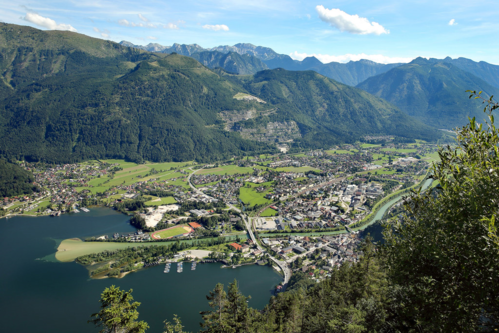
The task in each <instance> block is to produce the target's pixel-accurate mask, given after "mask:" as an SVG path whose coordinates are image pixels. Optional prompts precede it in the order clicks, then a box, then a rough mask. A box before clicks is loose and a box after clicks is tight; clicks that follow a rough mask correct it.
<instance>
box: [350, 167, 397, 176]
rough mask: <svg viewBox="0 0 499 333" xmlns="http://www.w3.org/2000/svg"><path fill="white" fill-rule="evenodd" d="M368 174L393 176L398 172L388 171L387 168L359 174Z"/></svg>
mask: <svg viewBox="0 0 499 333" xmlns="http://www.w3.org/2000/svg"><path fill="white" fill-rule="evenodd" d="M368 172H370V173H371V174H372V175H374V174H377V175H393V174H394V173H396V172H397V171H395V170H388V169H387V168H381V169H376V170H370V171H363V172H360V173H358V174H360V175H363V174H367V173H368Z"/></svg>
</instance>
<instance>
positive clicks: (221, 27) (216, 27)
mask: <svg viewBox="0 0 499 333" xmlns="http://www.w3.org/2000/svg"><path fill="white" fill-rule="evenodd" d="M203 29H207V30H214V31H220V30H222V31H229V27H228V26H226V25H225V24H215V25H210V24H206V25H203Z"/></svg>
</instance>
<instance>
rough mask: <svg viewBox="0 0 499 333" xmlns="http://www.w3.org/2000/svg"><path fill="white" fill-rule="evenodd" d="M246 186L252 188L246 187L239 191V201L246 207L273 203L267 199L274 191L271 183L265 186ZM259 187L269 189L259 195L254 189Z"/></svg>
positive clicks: (264, 184)
mask: <svg viewBox="0 0 499 333" xmlns="http://www.w3.org/2000/svg"><path fill="white" fill-rule="evenodd" d="M246 184H249V185H250V187H246V185H244V186H243V187H241V188H240V189H239V191H240V192H239V199H241V201H242V202H244V204H245V205H248V206H250V207H252V206H254V205H265V204H269V203H271V202H272V201H271V200H269V199H266V198H265V195H266V194H267V193H269V192H270V191H271V190H272V187H271V183H270V182H267V183H263V184H251V183H246ZM259 186H266V187H268V189H267V190H266V191H264V192H261V193H258V192H257V191H255V189H254V188H255V187H259Z"/></svg>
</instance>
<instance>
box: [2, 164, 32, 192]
mask: <svg viewBox="0 0 499 333" xmlns="http://www.w3.org/2000/svg"><path fill="white" fill-rule="evenodd" d="M34 181H35V177H33V174H32V173H31V172H29V171H26V170H24V169H23V168H21V167H20V166H18V165H16V164H14V163H9V162H7V161H6V160H4V159H0V198H2V199H3V198H4V197H13V196H17V195H23V194H31V193H33V191H36V190H37V187H36V186H35V185H33V182H34Z"/></svg>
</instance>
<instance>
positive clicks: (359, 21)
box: [315, 5, 390, 35]
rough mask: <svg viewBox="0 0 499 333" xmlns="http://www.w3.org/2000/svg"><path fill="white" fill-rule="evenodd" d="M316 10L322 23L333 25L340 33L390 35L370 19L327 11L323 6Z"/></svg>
mask: <svg viewBox="0 0 499 333" xmlns="http://www.w3.org/2000/svg"><path fill="white" fill-rule="evenodd" d="M315 10H317V13H318V14H319V18H320V19H321V20H322V21H324V22H326V23H329V24H331V26H332V27H334V28H337V29H338V30H340V31H346V32H349V33H352V34H359V35H367V34H375V35H381V34H388V33H390V31H388V30H386V29H385V28H384V27H383V26H382V25H381V24H379V23H376V22H369V20H368V19H366V18H364V17H359V15H350V14H347V13H345V12H344V11H342V10H339V9H336V8H333V9H327V8H324V6H322V5H321V6H317V7H315Z"/></svg>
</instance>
